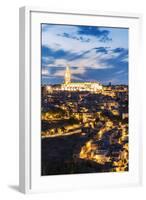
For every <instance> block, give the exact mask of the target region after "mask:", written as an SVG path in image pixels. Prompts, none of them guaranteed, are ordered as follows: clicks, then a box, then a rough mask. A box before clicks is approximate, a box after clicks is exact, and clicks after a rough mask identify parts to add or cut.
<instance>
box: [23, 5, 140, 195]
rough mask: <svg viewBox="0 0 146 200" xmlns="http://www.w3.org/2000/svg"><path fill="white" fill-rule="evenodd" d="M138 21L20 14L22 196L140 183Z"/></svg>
mask: <svg viewBox="0 0 146 200" xmlns="http://www.w3.org/2000/svg"><path fill="white" fill-rule="evenodd" d="M140 28H141V16H140V15H138V14H122V13H108V12H107V13H106V12H93V11H92V12H83V11H79V12H76V11H70V12H69V11H68V12H65V11H59V12H58V11H50V10H47V9H40V8H28V7H24V8H20V191H22V192H24V193H30V192H43V191H54V190H56V191H60V190H70V189H77V188H85V189H87V188H99V187H107V186H108V187H111V186H112V187H115V186H131V185H139V184H140V183H141V171H142V169H141V165H142V164H141V160H142V159H141V154H142V153H141V139H140V138H141V131H140V124H139V122H140V113H139V104H140V101H139V88H140V86H139V81H140V76H139V74H140V73H139V71H140V67H141V66H140V39H141V35H140Z"/></svg>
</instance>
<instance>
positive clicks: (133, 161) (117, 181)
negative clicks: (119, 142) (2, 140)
mask: <svg viewBox="0 0 146 200" xmlns="http://www.w3.org/2000/svg"><path fill="white" fill-rule="evenodd" d="M91 19H92V20H91ZM141 19H142V16H141V15H140V14H131V13H114V12H98V11H55V10H52V11H51V10H50V9H46V8H33V7H23V8H20V23H19V26H20V39H19V41H20V63H19V65H20V137H19V138H20V142H19V152H20V156H19V166H20V167H19V168H20V174H19V182H20V185H19V188H20V191H21V192H23V193H33V192H48V191H62V190H64V191H66V190H72V189H80V188H81V189H89V188H95V189H97V188H100V187H117V186H120V187H121V186H135V185H140V184H141V182H142V144H141V143H142V139H141V131H140V130H141V127H140V111H139V110H140V109H139V105H140V99H139V94H140V92H139V91H140V83H139V82H140V77H139V75H140V72H139V71H140V69H141V64H140V51H141V46H140V45H141ZM40 23H56V24H76V25H86V24H88V25H99V26H109V27H127V28H129V32H130V35H129V109H130V110H129V116H130V117H129V137H130V139H129V142H130V157H129V164H130V170H129V171H128V172H124V173H101V174H100V173H97V174H95V173H93V174H74V175H60V176H46V177H41V175H40V163H41V160H40V151H41V149H40V67H41V65H40V46H39V45H40V43H39V41H40V40H39V38H40V30H39V28H40ZM34 66H35V68H34ZM137 66H139V67H137ZM135 83H136V84H135ZM34 113H35V114H34ZM97 180H98V181H97Z"/></svg>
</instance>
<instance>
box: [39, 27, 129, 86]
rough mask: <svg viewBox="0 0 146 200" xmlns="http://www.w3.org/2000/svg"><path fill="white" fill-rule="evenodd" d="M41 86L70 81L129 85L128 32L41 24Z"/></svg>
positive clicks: (118, 29) (123, 29)
mask: <svg viewBox="0 0 146 200" xmlns="http://www.w3.org/2000/svg"><path fill="white" fill-rule="evenodd" d="M41 54H42V57H41V61H42V84H56V83H62V82H63V81H64V73H65V68H66V65H67V64H68V65H69V66H70V69H71V78H72V81H76V82H77V81H98V82H100V83H102V84H108V83H109V82H111V83H112V84H128V29H126V28H109V27H95V26H76V25H55V24H42V41H41Z"/></svg>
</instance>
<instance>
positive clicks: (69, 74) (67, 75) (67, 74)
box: [64, 65, 71, 84]
mask: <svg viewBox="0 0 146 200" xmlns="http://www.w3.org/2000/svg"><path fill="white" fill-rule="evenodd" d="M70 82H71V73H70V68H69V65H67V66H66V71H65V77H64V83H65V84H68V83H70Z"/></svg>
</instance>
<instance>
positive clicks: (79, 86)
mask: <svg viewBox="0 0 146 200" xmlns="http://www.w3.org/2000/svg"><path fill="white" fill-rule="evenodd" d="M102 88H103V87H102V85H101V84H100V83H98V82H71V70H70V67H69V65H67V66H66V70H65V76H64V83H63V84H61V89H62V90H66V91H93V92H96V91H99V90H102Z"/></svg>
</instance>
